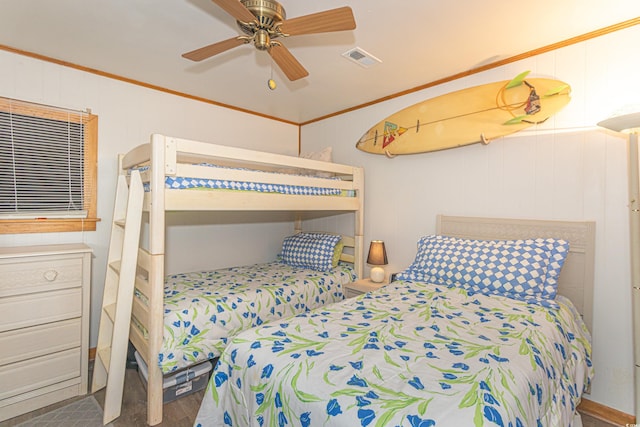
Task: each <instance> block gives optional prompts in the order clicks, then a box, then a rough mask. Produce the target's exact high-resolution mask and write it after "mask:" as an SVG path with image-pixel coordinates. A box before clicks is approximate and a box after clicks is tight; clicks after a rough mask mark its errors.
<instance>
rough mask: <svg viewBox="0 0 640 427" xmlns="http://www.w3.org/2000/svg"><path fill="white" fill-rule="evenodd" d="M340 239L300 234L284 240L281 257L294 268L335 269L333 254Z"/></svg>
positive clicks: (327, 235)
mask: <svg viewBox="0 0 640 427" xmlns="http://www.w3.org/2000/svg"><path fill="white" fill-rule="evenodd" d="M340 239H341V237H340V236H337V235H334V234H322V233H298V234H295V235H293V236H289V237H286V238H285V239H284V241H283V242H282V253H281V254H280V256H281V258H282V261H283V262H284V263H285V264H288V265H291V266H293V267H300V268H309V269H311V270H317V271H327V270H329V269H331V268H332V267H333V254H334V250H335V248H336V245H337V244H338V242H339V241H340Z"/></svg>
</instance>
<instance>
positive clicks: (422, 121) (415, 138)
mask: <svg viewBox="0 0 640 427" xmlns="http://www.w3.org/2000/svg"><path fill="white" fill-rule="evenodd" d="M528 74H529V71H525V72H523V73H521V74H519V75H518V76H516V77H515V78H513V79H512V80H508V81H502V82H495V83H489V84H484V85H480V86H475V87H470V88H467V89H462V90H459V91H456V92H452V93H448V94H445V95H441V96H437V97H435V98H431V99H427V100H426V101H423V102H420V103H418V104H415V105H412V106H410V107H407V108H405V109H403V110H400V111H398V112H397V113H394V114H392V115H391V116H389V117H387V118H386V119H384V120H382V121H380V122H378V123H377V124H376V125H375V126H373V127H372V128H371V129H369V130H368V131H367V132H366V133H365V134H364V135H363V136H362V138H360V140H359V141H358V142H357V143H356V148H358V149H359V150H362V151H365V152H367V153H373V154H385V155H387V156H388V157H395V156H397V155H400V154H415V153H426V152H430V151H438V150H445V149H448V148H455V147H462V146H464V145H469V144H476V143H479V142H482V143H484V144H488V143H489V142H490V141H491V140H493V139H495V138H499V137H501V136H505V135H509V134H512V133H515V132H518V131H520V130H522V129H525V128H527V127H529V126H533V125H536V124H540V123H542V122H544V121H545V120H547V119H548V118H549V117H551V116H552V115H554V114H555V113H557V112H558V111H560V110H561V109H562V108H563V107H564V106H565V105H567V104H568V103H569V100H570V99H571V97H570V93H571V87H570V86H569V85H568V84H566V83H564V82H562V81H560V80H554V79H546V78H527V75H528Z"/></svg>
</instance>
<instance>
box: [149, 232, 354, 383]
mask: <svg viewBox="0 0 640 427" xmlns="http://www.w3.org/2000/svg"><path fill="white" fill-rule="evenodd" d="M309 235H313V236H316V235H317V236H327V237H329V238H334V237H341V240H340V242H342V240H350V239H349V238H347V237H344V238H342V236H333V235H325V234H320V233H300V234H298V235H295V236H290V237H288V238H287V239H285V245H283V246H286V243H288V242H291V241H295V240H304V239H305V237H306V236H309ZM333 251H334V250H333V249H332V252H333ZM341 251H342V249H341V248H336V254H337V258H339V256H340V255H339V253H340V252H341ZM326 256H327V257H329V256H333V255H329V254H327V255H326ZM318 261H319V260H318V259H316V260H315V262H313V263H296V262H293V263H291V262H289V259H288V257H286V256H283V255H281V256H280V258H279V259H278V260H276V261H273V262H269V263H262V264H254V265H247V266H239V267H231V268H224V269H217V270H212V271H198V272H191V273H180V274H174V275H170V276H167V278H166V281H165V288H164V334H163V341H162V347H161V349H160V352H159V354H158V360H157V363H158V366H160V368H161V369H162V372H163V374H168V373H171V372H174V371H176V370H178V369H182V368H186V367H189V366H192V365H194V364H197V363H199V362H202V361H205V360H212V359H215V358H217V357H218V356H220V354H221V353H222V351H223V350H224V349H225V347H226V346H227V344H228V342H229V341H230V339H232V338H233V337H234V336H236V335H237V334H238V333H240V332H242V331H243V330H246V329H250V328H253V327H256V326H260V325H262V324H263V323H266V322H269V321H272V320H277V319H281V318H286V317H290V316H295V315H296V314H299V313H305V312H307V311H310V310H312V309H314V308H317V307H322V306H325V305H328V304H332V303H334V302H338V301H342V300H343V299H344V293H343V290H342V285H345V284H347V283H349V282H352V281H354V280H355V279H356V274H355V269H354V268H353V265H351V264H350V263H346V262H336V263H335V265H333V264H332V265H331V266H330V267H324V266H320V265H315V263H316V262H318ZM139 297H142V296H141V295H139Z"/></svg>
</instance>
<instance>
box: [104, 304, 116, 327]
mask: <svg viewBox="0 0 640 427" xmlns="http://www.w3.org/2000/svg"><path fill="white" fill-rule="evenodd" d="M104 312H105V313H107V316H109V319H111V323H114V322H115V321H116V304H115V303H113V304H109V305H106V306H105V307H104Z"/></svg>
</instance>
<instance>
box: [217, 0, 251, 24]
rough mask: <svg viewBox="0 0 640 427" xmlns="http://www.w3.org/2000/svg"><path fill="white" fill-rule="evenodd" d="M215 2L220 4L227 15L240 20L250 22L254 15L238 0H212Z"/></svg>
mask: <svg viewBox="0 0 640 427" xmlns="http://www.w3.org/2000/svg"><path fill="white" fill-rule="evenodd" d="M213 2H214V3H215V4H217V5H218V6H220V7H221V8H223V9H224V10H225V12H227V13H228V14H229V15H231V16H233V17H234V18H236V20H238V21H242V22H247V23H248V22H252V21H255V20H256V17H255V16H254V15H253V13H251V12H250V11H249V9H247V8H246V7H245V6H244V5H243V4H242V3H240V2H239V1H238V0H213Z"/></svg>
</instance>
